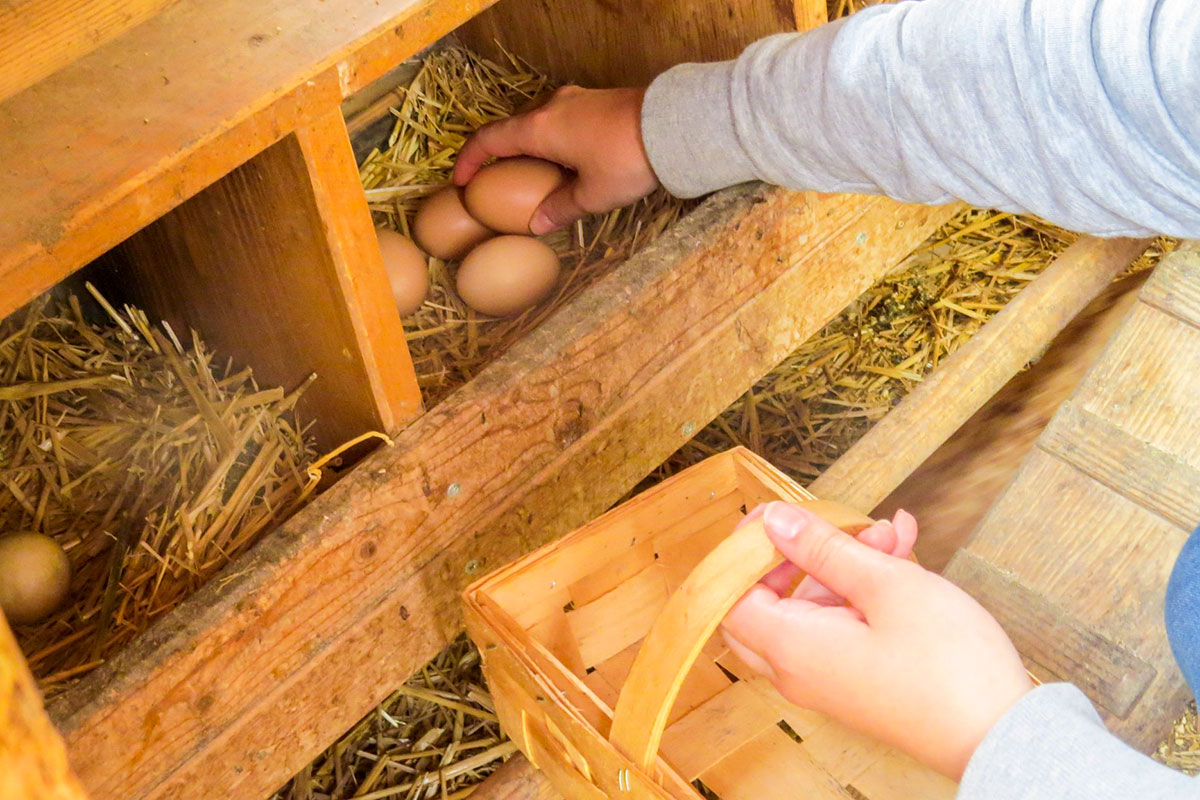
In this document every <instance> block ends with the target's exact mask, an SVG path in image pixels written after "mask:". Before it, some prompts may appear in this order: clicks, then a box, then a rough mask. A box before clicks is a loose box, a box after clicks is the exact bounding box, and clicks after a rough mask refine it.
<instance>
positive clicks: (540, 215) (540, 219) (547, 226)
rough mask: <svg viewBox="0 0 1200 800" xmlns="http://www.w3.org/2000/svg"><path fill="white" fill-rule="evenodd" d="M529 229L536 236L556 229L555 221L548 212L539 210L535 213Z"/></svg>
mask: <svg viewBox="0 0 1200 800" xmlns="http://www.w3.org/2000/svg"><path fill="white" fill-rule="evenodd" d="M529 230H531V231H532V232H533V235H534V236H541V235H542V234H545V233H549V232H550V231H552V230H554V223H553V222H552V221H551V220H550V218H549V217H548V216H546V212H544V211H538V212H535V213H534V215H533V219H531V220H530V221H529Z"/></svg>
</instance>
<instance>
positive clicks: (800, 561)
mask: <svg viewBox="0 0 1200 800" xmlns="http://www.w3.org/2000/svg"><path fill="white" fill-rule="evenodd" d="M763 525H764V527H765V528H766V531H767V536H768V537H769V538H770V539H771V542H772V543H773V544H774V545H775V547H776V549H778V550H779V552H780V553H782V554H783V555H784V557H785V558H787V560H788V561H790V562H792V563H793V564H795V565H796V566H798V567H799V568H800V569H801V570H803V571H804V572H806V573H808V574H809V575H811V576H812V577H813V578H814V579H815V580H817V581H818V582H819V583H821V584H823V585H824V586H826V587H828V588H829V589H830V590H832V591H833V592H835V593H836V594H839V595H841V596H842V597H844V598H846V600H848V601H849V602H850V605H852V606H854V607H855V608H857V609H858V610H859V611H861V612H862V613H863V614H865V615H866V616H867V617H868V618H869V617H870V616H871V612H872V611H873V610H874V609H876V608H878V605H879V602H880V598H881V596H882V594H883V593H884V592H886V590H887V588H888V586H889V584H891V583H892V582H893V576H892V574H891V573H892V572H893V571H894V569H896V566H897V565H898V564H904V563H905V562H903V561H901V560H900V559H897V558H893V557H891V556H888V555H885V554H883V553H881V552H879V551H878V550H875V549H874V548H872V547H870V546H869V545H866V544H863V543H862V542H860V541H858V540H857V539H855V538H854V537H853V536H851V535H850V534H848V533H845V532H843V531H841V530H839V529H838V528H835V527H834V526H833V525H831V524H830V523H829V522H826V521H825V520H824V519H822V518H821V517H819V516H817V515H816V514H813V513H812V512H811V511H807V510H805V509H803V508H799V507H797V506H794V505H791V504H789V503H783V502H773V503H770V504H768V505H767V508H766V510H765V511H764V512H763Z"/></svg>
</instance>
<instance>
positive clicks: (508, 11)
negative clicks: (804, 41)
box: [460, 0, 827, 86]
mask: <svg viewBox="0 0 1200 800" xmlns="http://www.w3.org/2000/svg"><path fill="white" fill-rule="evenodd" d="M826 19H827V15H826V10H825V0H791V1H790V2H789V0H784V1H783V2H777V0H742V2H737V3H697V2H694V1H693V0H660V1H659V2H653V3H645V2H639V3H612V2H604V0H575V1H574V2H550V3H547V2H542V0H504V2H502V3H500V4H499V5H497V6H495V7H493V8H492V9H491V10H489V11H487V12H485V13H483V14H481V15H480V16H479V17H477V18H476V19H474V20H472V21H471V22H470V23H468V24H467V25H465V26H464V27H463V29H462V32H461V34H460V35H461V36H462V38H463V39H464V41H466V42H467V44H468V45H470V46H471V47H472V48H473V49H475V50H477V51H479V52H482V53H485V54H488V55H490V56H493V57H496V58H503V56H504V52H505V50H507V51H508V52H512V53H518V54H520V55H521V57H522V58H525V59H527V60H528V61H529V62H530V63H532V64H535V65H537V66H539V67H541V68H543V69H546V70H547V71H549V73H550V74H551V75H553V76H555V77H556V78H558V79H560V80H564V81H572V82H575V83H582V84H584V85H587V86H634V85H638V84H646V83H648V82H649V81H650V80H651V79H652V78H653V77H654V76H655V75H657V74H658V73H660V72H662V71H663V70H665V69H667V68H668V67H673V66H675V65H676V64H681V63H683V62H688V61H720V60H723V59H729V58H734V57H736V56H737V55H738V54H739V53H740V52H741V51H742V49H743V48H744V47H746V45H748V44H750V43H751V42H753V41H755V40H756V39H760V38H762V37H764V36H769V35H771V34H773V33H782V32H786V31H795V30H797V29H800V30H807V29H809V28H812V27H815V26H816V25H818V24H820V23H823V22H825V21H826Z"/></svg>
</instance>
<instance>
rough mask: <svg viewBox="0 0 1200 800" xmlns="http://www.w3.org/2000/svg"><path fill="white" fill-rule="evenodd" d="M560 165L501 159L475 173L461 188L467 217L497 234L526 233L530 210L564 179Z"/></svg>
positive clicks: (527, 231)
mask: <svg viewBox="0 0 1200 800" xmlns="http://www.w3.org/2000/svg"><path fill="white" fill-rule="evenodd" d="M566 179H567V174H566V172H564V171H563V169H562V167H560V166H559V165H558V164H555V163H553V162H551V161H543V160H542V159H540V158H525V157H521V158H502V159H500V160H499V161H497V162H495V163H494V164H489V165H488V166H486V167H484V168H483V169H481V170H479V172H477V173H476V174H475V177H474V178H472V179H471V181H470V183H468V184H467V188H466V190H465V191H464V202H465V203H466V206H467V211H469V212H471V216H472V217H474V218H475V219H477V220H479V221H480V222H482V223H483V224H484V225H486V226H487V227H489V228H491V229H492V230H494V231H499V232H500V233H529V223H530V221H531V220H532V219H533V212H534V211H536V210H537V207H538V206H540V205H541V204H542V201H543V200H545V199H546V198H547V197H548V196H549V195H550V193H551V192H553V191H554V190H555V189H557V188H558V187H559V186H562V184H563V183H564V182H565V181H566Z"/></svg>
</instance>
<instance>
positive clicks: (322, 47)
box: [0, 0, 494, 317]
mask: <svg viewBox="0 0 1200 800" xmlns="http://www.w3.org/2000/svg"><path fill="white" fill-rule="evenodd" d="M493 1H494V0H462V1H461V2H459V1H458V0H454V1H453V2H451V1H450V0H394V2H388V3H380V2H373V0H288V1H287V2H283V1H282V0H273V1H272V2H263V3H254V4H251V5H247V4H246V3H243V2H239V1H238V0H178V2H175V3H174V4H173V5H171V6H169V7H168V8H166V9H165V10H164V11H162V12H161V13H159V14H158V15H156V16H155V17H153V18H152V19H150V20H149V21H147V22H145V23H144V24H142V25H139V26H138V27H136V28H134V29H132V30H130V31H129V32H127V33H126V34H125V35H124V36H122V37H121V38H120V39H119V40H117V41H113V42H110V43H109V44H107V45H105V46H103V47H100V48H98V49H96V50H94V51H93V52H91V53H89V54H88V55H86V56H84V57H83V58H80V59H79V60H77V61H75V62H73V63H72V64H70V65H68V66H66V67H64V68H62V69H60V70H59V71H57V72H55V73H54V74H53V75H51V76H49V77H48V78H46V79H44V80H42V81H40V82H39V83H37V84H35V85H34V86H31V87H30V88H28V89H27V90H25V91H23V92H21V93H20V94H17V95H15V96H13V97H10V98H9V99H8V100H7V101H5V102H3V103H0V164H4V192H3V193H0V287H3V289H0V317H4V316H6V315H8V314H9V313H11V312H12V311H13V310H15V309H16V308H18V307H20V306H21V305H23V304H24V303H26V302H27V301H29V300H31V299H32V298H33V297H35V296H36V295H37V294H39V293H40V292H42V291H45V290H46V289H47V288H49V287H50V286H52V285H54V284H55V283H57V282H58V281H60V280H61V279H62V278H64V277H66V276H67V275H69V274H70V273H71V272H72V271H73V270H75V269H76V268H78V267H79V266H82V265H83V264H85V263H87V262H89V261H91V260H92V259H94V258H96V257H97V256H99V255H100V254H102V253H104V252H105V251H106V250H108V249H109V248H111V247H113V246H114V245H116V244H117V243H118V242H120V241H122V240H124V239H126V238H127V237H129V236H130V235H132V234H133V233H134V232H135V231H137V230H139V229H141V228H142V227H144V226H145V225H147V224H149V223H151V222H153V221H154V220H156V219H158V218H159V217H161V216H162V215H163V214H165V213H166V212H167V211H170V210H171V209H173V208H175V207H176V206H178V205H180V204H181V203H182V202H184V201H185V200H187V199H188V198H190V197H192V196H193V195H195V194H196V193H198V192H199V191H200V190H201V189H204V188H205V187H207V186H209V185H210V184H212V183H213V182H214V181H216V180H217V179H218V178H220V177H222V176H224V175H225V174H226V173H228V172H230V171H231V170H233V169H234V168H235V167H237V166H239V165H240V164H242V163H243V162H245V161H246V160H247V159H249V158H251V157H252V156H254V155H256V154H258V153H260V152H262V151H263V150H265V149H266V148H267V147H268V146H270V145H271V144H274V143H275V142H277V141H279V140H280V139H282V138H283V137H284V136H286V135H288V134H289V133H290V132H292V131H294V130H296V129H298V128H301V127H303V126H304V125H306V124H307V123H309V122H311V121H313V120H314V119H316V118H317V117H319V116H321V115H323V114H326V113H329V112H331V111H335V110H336V109H337V107H338V104H339V103H340V102H341V101H342V99H343V98H344V97H346V96H348V95H350V94H351V93H353V92H355V91H357V90H358V89H360V88H362V87H363V86H365V85H366V84H368V83H369V82H371V81H372V80H373V79H374V78H377V77H378V76H380V75H382V74H383V73H384V72H386V71H387V70H388V69H390V68H392V67H394V66H395V65H396V64H398V63H399V62H401V61H403V60H404V59H405V58H407V57H408V56H410V55H412V54H413V53H415V52H417V51H418V50H419V49H421V48H422V47H424V46H426V45H427V44H429V43H431V42H433V41H436V40H437V39H438V38H440V37H441V36H443V35H445V34H446V33H448V32H449V31H451V30H452V29H454V28H455V27H456V26H458V25H460V24H462V23H463V22H464V21H466V20H467V19H469V18H470V17H471V15H473V14H475V13H477V12H478V11H479V10H481V9H482V8H485V7H486V6H487V5H489V4H490V3H491V2H493ZM231 75H235V76H237V79H236V80H230V76H231Z"/></svg>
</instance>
